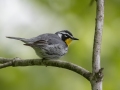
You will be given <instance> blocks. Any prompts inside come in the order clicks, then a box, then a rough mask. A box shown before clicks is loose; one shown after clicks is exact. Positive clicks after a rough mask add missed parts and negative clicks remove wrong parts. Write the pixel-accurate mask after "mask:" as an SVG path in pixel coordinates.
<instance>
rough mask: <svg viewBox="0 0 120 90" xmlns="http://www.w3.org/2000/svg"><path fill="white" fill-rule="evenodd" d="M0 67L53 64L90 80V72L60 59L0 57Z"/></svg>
mask: <svg viewBox="0 0 120 90" xmlns="http://www.w3.org/2000/svg"><path fill="white" fill-rule="evenodd" d="M0 63H1V64H0V69H2V68H5V67H9V66H13V67H17V66H34V65H39V66H43V65H45V66H54V67H59V68H65V69H68V70H71V71H73V72H76V73H78V74H80V75H82V76H83V77H85V78H86V79H87V80H90V76H91V73H90V72H89V71H88V70H86V69H84V68H82V67H80V66H78V65H75V64H73V63H70V62H66V61H61V60H44V61H42V60H41V59H24V60H23V59H20V58H14V59H7V58H0Z"/></svg>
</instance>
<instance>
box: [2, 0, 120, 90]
mask: <svg viewBox="0 0 120 90" xmlns="http://www.w3.org/2000/svg"><path fill="white" fill-rule="evenodd" d="M89 3H90V1H89V0H0V57H6V58H14V57H20V58H26V59H27V58H38V56H36V54H35V53H34V50H33V49H31V48H30V47H26V46H24V45H22V44H23V43H22V42H19V41H15V40H9V39H7V38H6V36H18V37H25V38H30V37H34V36H37V35H39V34H43V33H48V32H49V33H55V32H56V31H60V30H63V29H68V30H70V31H71V32H72V33H73V34H74V36H75V37H77V38H79V39H80V40H79V41H74V42H73V43H72V44H71V45H70V47H69V52H68V53H67V54H66V55H65V56H64V57H62V58H61V60H65V61H69V62H72V63H75V64H77V65H80V66H82V67H84V68H86V69H87V70H89V71H91V60H92V59H91V58H92V45H93V37H94V28H95V11H96V7H95V6H96V5H95V2H94V3H93V5H92V6H89ZM119 9H120V0H105V21H104V29H103V38H102V51H101V66H102V67H104V68H105V69H104V80H103V89H104V90H120V40H119V39H120V35H119V34H120V10H119ZM0 89H1V90H91V86H90V83H89V82H88V81H87V80H86V79H84V78H83V77H82V76H80V75H78V74H76V73H74V72H72V71H69V70H65V69H60V68H55V67H45V66H32V67H15V68H14V67H9V68H4V69H1V70H0Z"/></svg>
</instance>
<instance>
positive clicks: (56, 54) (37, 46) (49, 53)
mask: <svg viewBox="0 0 120 90" xmlns="http://www.w3.org/2000/svg"><path fill="white" fill-rule="evenodd" d="M7 38H10V39H16V40H20V41H22V42H24V43H25V44H24V45H27V46H30V47H32V48H33V49H34V50H35V52H36V54H37V55H38V56H39V57H41V58H42V60H57V59H59V58H60V57H62V56H63V55H65V54H66V53H67V52H68V47H69V45H70V43H71V42H72V40H79V39H77V38H75V37H73V35H72V33H71V32H70V31H68V30H62V31H58V32H56V33H55V34H52V33H45V34H42V35H39V36H37V37H33V38H30V39H25V38H19V37H7Z"/></svg>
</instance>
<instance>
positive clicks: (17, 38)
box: [6, 36, 23, 41]
mask: <svg viewBox="0 0 120 90" xmlns="http://www.w3.org/2000/svg"><path fill="white" fill-rule="evenodd" d="M6 38H10V39H16V40H21V41H22V40H23V38H19V37H9V36H7V37H6Z"/></svg>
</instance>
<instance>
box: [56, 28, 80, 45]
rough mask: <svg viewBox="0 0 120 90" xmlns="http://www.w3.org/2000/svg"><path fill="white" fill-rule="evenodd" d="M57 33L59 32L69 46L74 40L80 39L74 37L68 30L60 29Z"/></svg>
mask: <svg viewBox="0 0 120 90" xmlns="http://www.w3.org/2000/svg"><path fill="white" fill-rule="evenodd" d="M55 34H57V35H58V36H59V37H60V38H61V39H62V40H63V41H64V42H65V43H66V44H67V46H69V45H70V43H71V42H72V40H79V39H77V38H75V37H73V35H72V33H71V32H70V31H68V30H62V31H58V32H56V33H55Z"/></svg>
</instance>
